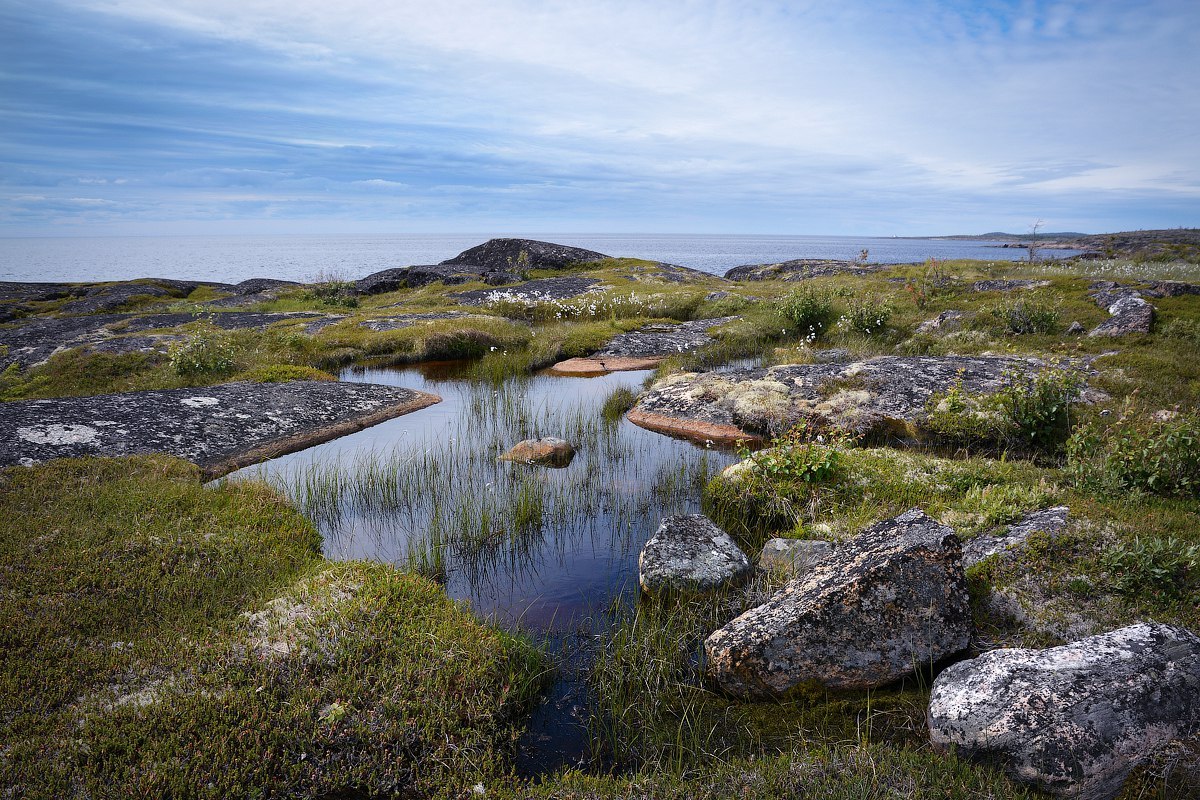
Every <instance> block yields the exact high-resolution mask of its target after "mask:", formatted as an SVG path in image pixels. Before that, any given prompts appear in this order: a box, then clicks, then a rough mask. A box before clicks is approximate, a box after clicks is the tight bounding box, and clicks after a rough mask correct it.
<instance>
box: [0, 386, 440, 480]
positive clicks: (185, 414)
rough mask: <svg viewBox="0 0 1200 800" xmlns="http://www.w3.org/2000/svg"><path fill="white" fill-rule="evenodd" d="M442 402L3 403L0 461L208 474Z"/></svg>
mask: <svg viewBox="0 0 1200 800" xmlns="http://www.w3.org/2000/svg"><path fill="white" fill-rule="evenodd" d="M440 401H441V398H439V397H438V396H436V395H432V394H427V393H425V392H418V391H414V390H412V389H403V388H400V387H397V386H379V385H375V384H369V383H336V382H326V381H292V382H290V383H227V384H222V385H220V386H204V387H196V388H189V389H171V390H167V391H149V392H126V393H121V394H106V395H97V396H94V397H68V398H60V399H55V400H23V401H18V402H12V403H0V466H12V465H16V464H25V465H28V464H33V463H37V462H41V461H48V460H50V459H53V458H65V457H76V456H93V455H94V456H124V455H134V454H138V453H167V454H170V455H173V456H178V457H180V458H185V459H187V460H189V461H192V462H194V463H196V464H198V465H200V467H202V468H203V469H204V471H205V472H206V473H207V474H209V475H214V476H215V475H221V474H224V473H226V472H230V471H232V470H234V469H237V468H238V467H242V466H245V465H247V464H253V463H255V462H258V461H262V460H265V459H267V458H273V457H275V456H278V455H282V454H284V453H290V452H292V451H295V450H299V449H301V448H303V447H308V446H310V445H313V444H318V443H320V442H324V441H328V440H330V439H333V438H336V437H338V436H343V435H345V434H347V433H352V432H353V431H357V430H361V429H362V428H366V427H368V426H370V425H375V424H378V423H380V422H383V421H385V420H388V419H391V418H393V417H397V416H400V415H401V414H407V413H409V412H410V411H416V410H417V409H421V408H424V407H426V406H429V405H432V404H434V403H437V402H440Z"/></svg>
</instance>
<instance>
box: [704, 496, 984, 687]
mask: <svg viewBox="0 0 1200 800" xmlns="http://www.w3.org/2000/svg"><path fill="white" fill-rule="evenodd" d="M970 641H971V605H970V600H969V598H968V596H967V582H966V578H965V577H964V575H963V567H962V551H961V545H960V543H959V539H958V536H956V535H955V533H954V531H953V530H951V529H950V528H948V527H947V526H945V525H942V524H940V523H938V522H937V521H935V520H933V519H931V518H930V517H928V516H926V514H925V513H924V512H923V511H921V510H920V509H912V510H911V511H908V512H906V513H904V514H901V515H900V516H898V517H895V518H893V519H889V520H884V521H883V522H880V523H878V524H876V525H873V526H871V527H869V528H867V529H866V530H864V531H863V532H862V533H860V534H859V535H858V536H856V537H855V538H853V539H851V540H850V541H848V542H845V543H844V544H841V545H839V546H838V547H837V548H835V549H834V550H833V552H832V553H830V554H829V555H827V556H825V558H823V559H821V560H820V561H818V562H816V563H815V564H814V565H813V567H812V569H811V571H810V572H808V573H807V574H806V575H804V576H802V577H799V578H796V579H795V580H793V581H791V582H790V583H788V584H787V585H786V586H785V587H784V588H783V589H781V590H780V591H779V592H778V593H776V594H775V595H774V596H773V597H771V599H770V600H768V601H767V602H766V603H764V604H763V605H761V606H759V607H757V608H753V609H751V610H750V611H747V612H746V613H745V614H742V615H741V616H740V617H737V618H736V619H734V620H733V621H732V622H730V623H729V624H728V625H726V626H725V627H723V628H721V629H719V630H717V631H716V632H714V633H713V634H712V635H711V636H709V637H708V639H707V640H706V641H705V643H704V649H705V652H706V653H707V655H708V665H707V669H708V674H709V676H710V677H711V678H712V679H713V680H715V681H716V683H717V684H718V685H719V686H720V687H721V688H722V689H723V690H725V691H726V692H728V693H730V694H732V695H735V696H737V697H743V698H765V697H772V696H777V695H781V694H783V693H785V692H787V691H788V690H789V689H793V688H795V687H797V686H801V685H819V686H823V687H826V688H830V689H868V688H872V687H877V686H882V685H884V684H887V683H891V682H892V681H894V680H897V679H899V678H901V677H903V676H905V675H908V674H910V673H911V672H912V671H913V669H914V665H919V664H930V663H932V662H935V661H939V660H941V659H943V658H946V657H947V656H950V655H953V654H955V653H958V652H960V651H962V650H964V649H966V647H967V645H969V644H970Z"/></svg>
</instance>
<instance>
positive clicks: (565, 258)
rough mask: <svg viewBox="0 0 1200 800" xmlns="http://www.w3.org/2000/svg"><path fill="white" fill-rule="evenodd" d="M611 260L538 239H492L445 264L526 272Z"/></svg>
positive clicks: (599, 254)
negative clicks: (528, 270)
mask: <svg viewBox="0 0 1200 800" xmlns="http://www.w3.org/2000/svg"><path fill="white" fill-rule="evenodd" d="M606 258H608V256H606V255H604V254H603V253H597V252H596V251H595V250H585V249H583V248H582V247H569V246H567V245H563V244H554V243H553V242H539V241H537V240H536V239H489V240H488V241H486V242H484V243H483V244H480V245H476V246H475V247H472V248H470V249H468V250H464V251H462V252H461V253H459V254H458V255H456V256H454V258H448V259H446V260H445V261H443V262H442V264H453V265H460V264H470V265H472V266H475V267H482V268H484V270H485V271H487V272H493V271H497V270H502V271H505V272H523V271H524V270H527V269H563V268H564V267H570V266H574V265H576V264H586V263H589V262H592V261H602V260H604V259H606Z"/></svg>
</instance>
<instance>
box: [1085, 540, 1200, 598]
mask: <svg viewBox="0 0 1200 800" xmlns="http://www.w3.org/2000/svg"><path fill="white" fill-rule="evenodd" d="M1100 566H1101V567H1102V568H1103V569H1104V570H1106V571H1107V572H1108V575H1109V582H1110V583H1111V585H1112V587H1113V589H1114V590H1115V591H1116V592H1117V593H1118V594H1121V595H1124V596H1126V597H1130V598H1139V599H1142V600H1150V601H1153V602H1157V603H1159V604H1169V603H1171V602H1173V601H1177V600H1180V599H1182V598H1183V597H1184V596H1185V595H1187V594H1188V593H1190V592H1191V591H1193V590H1195V589H1196V588H1197V587H1198V586H1200V545H1195V544H1191V545H1189V544H1185V543H1184V542H1181V541H1179V540H1177V539H1176V538H1175V537H1173V536H1168V537H1166V538H1163V539H1148V538H1147V539H1143V538H1140V537H1139V538H1135V539H1134V540H1133V541H1132V542H1129V543H1125V544H1120V545H1117V546H1115V547H1111V548H1109V549H1108V550H1106V551H1104V553H1103V554H1102V555H1101V556H1100Z"/></svg>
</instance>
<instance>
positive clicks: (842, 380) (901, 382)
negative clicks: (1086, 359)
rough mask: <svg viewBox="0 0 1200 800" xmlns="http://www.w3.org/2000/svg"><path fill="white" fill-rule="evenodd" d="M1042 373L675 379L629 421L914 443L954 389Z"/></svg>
mask: <svg viewBox="0 0 1200 800" xmlns="http://www.w3.org/2000/svg"><path fill="white" fill-rule="evenodd" d="M1045 368H1046V363H1045V362H1043V361H1039V360H1037V359H1023V358H1006V357H999V356H940V357H939V356H911V357H909V356H882V357H879V358H872V359H870V360H867V361H856V362H852V363H848V364H847V363H820V364H787V365H782V366H776V367H769V368H765V369H742V370H726V371H722V372H708V373H701V374H695V373H683V374H679V375H672V376H669V377H667V378H664V379H663V380H660V381H658V382H657V383H656V384H654V386H653V387H651V389H650V390H649V391H648V392H646V393H645V394H644V395H643V396H642V397H641V398H640V399H639V400H638V403H637V405H636V406H635V407H634V408H633V410H632V411H630V412H629V420H630V422H633V423H635V424H637V425H641V426H642V427H644V428H649V429H651V430H656V431H660V432H663V433H669V434H673V435H680V436H687V437H690V438H696V439H712V440H714V441H727V442H734V441H739V440H748V439H756V438H757V439H762V438H766V437H767V436H770V435H772V434H773V433H776V432H778V431H781V430H786V429H787V428H789V427H791V426H792V425H795V424H796V423H798V422H801V421H803V422H806V423H808V424H810V425H813V426H815V427H818V428H826V427H829V428H838V429H842V430H847V431H851V432H853V433H858V434H865V435H875V436H886V437H889V438H890V439H892V440H895V441H898V442H904V441H908V440H912V439H918V438H919V437H920V436H921V433H922V425H923V423H924V420H925V414H926V406H927V404H928V402H929V399H930V397H932V396H933V395H934V394H935V393H939V392H946V391H948V390H949V389H950V388H951V387H952V386H961V389H962V391H964V392H967V393H968V394H972V395H980V394H991V393H994V392H996V391H999V390H1000V389H1001V388H1003V387H1005V386H1007V385H1008V384H1009V382H1010V381H1011V380H1012V374H1013V373H1021V374H1030V373H1036V372H1039V371H1041V370H1042V369H1045Z"/></svg>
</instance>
